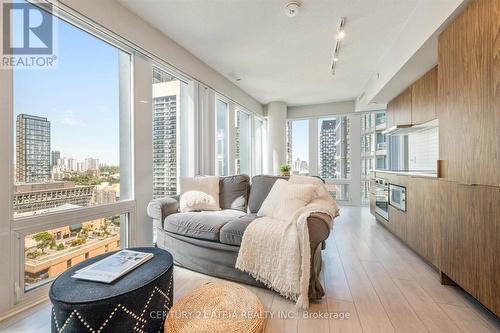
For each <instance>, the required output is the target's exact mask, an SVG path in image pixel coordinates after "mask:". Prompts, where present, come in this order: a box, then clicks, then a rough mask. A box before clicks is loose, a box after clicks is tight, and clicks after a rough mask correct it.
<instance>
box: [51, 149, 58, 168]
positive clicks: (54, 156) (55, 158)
mask: <svg viewBox="0 0 500 333" xmlns="http://www.w3.org/2000/svg"><path fill="white" fill-rule="evenodd" d="M60 159H61V152H60V151H59V150H53V151H52V152H51V153H50V169H52V168H53V167H55V166H56V165H57V163H58V161H59V160H60Z"/></svg>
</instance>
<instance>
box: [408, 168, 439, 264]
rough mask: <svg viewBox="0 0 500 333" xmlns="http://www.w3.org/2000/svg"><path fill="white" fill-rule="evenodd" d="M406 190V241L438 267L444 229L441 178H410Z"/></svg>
mask: <svg viewBox="0 0 500 333" xmlns="http://www.w3.org/2000/svg"><path fill="white" fill-rule="evenodd" d="M406 193H407V200H406V202H407V214H408V218H407V223H406V242H407V243H408V245H409V246H410V247H411V248H412V249H413V250H415V251H416V252H417V253H418V254H420V255H421V256H422V257H424V258H425V259H427V260H428V261H429V262H430V263H432V264H433V265H434V266H435V267H439V259H440V251H441V228H440V223H439V214H440V211H439V192H438V180H437V179H427V178H410V181H409V185H408V187H407V189H406Z"/></svg>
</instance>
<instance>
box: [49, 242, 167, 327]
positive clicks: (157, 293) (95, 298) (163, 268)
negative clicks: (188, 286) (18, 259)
mask: <svg viewBox="0 0 500 333" xmlns="http://www.w3.org/2000/svg"><path fill="white" fill-rule="evenodd" d="M131 250H135V251H141V252H150V253H153V254H154V257H153V258H152V259H150V260H149V261H147V262H145V263H144V264H142V265H141V266H139V267H137V268H136V269H134V270H133V271H131V272H129V273H127V274H125V275H124V276H122V277H121V278H119V279H118V280H116V281H114V282H113V283H110V284H107V283H99V282H92V281H84V280H78V279H74V278H72V277H71V276H72V275H73V274H74V273H75V271H77V270H79V269H82V268H83V267H85V266H88V265H90V264H92V263H94V262H96V261H97V260H100V259H103V258H105V257H106V256H109V255H111V254H113V253H115V252H111V253H106V254H102V255H100V256H97V257H95V258H92V259H89V260H86V261H85V262H82V263H80V264H78V265H75V266H74V267H72V268H70V269H68V270H67V271H66V272H64V273H63V274H61V275H60V276H59V277H58V278H57V279H56V280H55V281H54V283H53V284H52V286H51V287H50V292H49V296H50V300H51V301H52V304H53V308H52V332H57V333H63V332H64V333H69V332H79V333H80V332H93V333H103V332H120V333H124V332H145V333H149V332H154V333H156V332H159V331H160V332H161V331H162V329H163V324H164V321H165V317H166V315H167V313H168V311H169V310H170V307H171V306H172V301H173V297H172V296H173V289H174V285H173V283H174V282H173V259H172V255H171V254H170V253H168V252H167V251H165V250H162V249H158V248H153V247H139V248H132V249H131Z"/></svg>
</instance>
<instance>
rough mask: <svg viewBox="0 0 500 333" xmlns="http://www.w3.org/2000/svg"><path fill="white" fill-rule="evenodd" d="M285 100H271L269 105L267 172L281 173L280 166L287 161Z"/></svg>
mask: <svg viewBox="0 0 500 333" xmlns="http://www.w3.org/2000/svg"><path fill="white" fill-rule="evenodd" d="M286 118H287V108H286V103H285V102H271V103H269V104H268V105H267V123H268V125H267V126H268V134H267V136H268V145H267V154H268V158H267V162H268V163H267V167H266V169H265V170H266V173H268V174H274V175H277V174H279V167H280V165H281V164H285V163H286V120H287V119H286Z"/></svg>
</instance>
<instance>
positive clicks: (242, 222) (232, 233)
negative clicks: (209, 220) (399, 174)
mask: <svg viewBox="0 0 500 333" xmlns="http://www.w3.org/2000/svg"><path fill="white" fill-rule="evenodd" d="M256 218H258V216H257V215H256V214H246V215H242V216H240V217H238V218H237V219H234V220H231V221H229V222H228V223H226V224H225V225H224V226H223V227H222V228H221V229H220V242H221V243H224V244H229V245H236V246H240V245H241V239H242V238H243V233H244V232H245V230H246V228H247V227H248V225H249V224H250V223H252V222H253V221H254V220H255V219H256Z"/></svg>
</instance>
